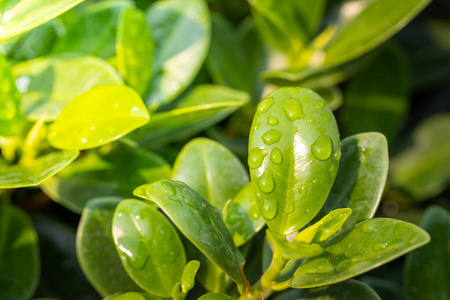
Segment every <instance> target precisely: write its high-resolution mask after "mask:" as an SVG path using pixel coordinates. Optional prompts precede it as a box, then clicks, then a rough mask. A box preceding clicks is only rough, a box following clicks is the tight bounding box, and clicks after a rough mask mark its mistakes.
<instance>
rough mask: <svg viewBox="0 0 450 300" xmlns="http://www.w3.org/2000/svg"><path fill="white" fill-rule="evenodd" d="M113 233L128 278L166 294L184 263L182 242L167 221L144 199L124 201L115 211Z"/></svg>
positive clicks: (177, 277) (146, 288)
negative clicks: (142, 200) (143, 200)
mask: <svg viewBox="0 0 450 300" xmlns="http://www.w3.org/2000/svg"><path fill="white" fill-rule="evenodd" d="M112 232H113V237H114V242H115V244H116V248H117V251H118V252H119V256H120V259H121V260H122V264H123V265H124V267H125V270H126V271H127V272H128V274H129V275H130V277H131V278H132V279H133V280H134V281H135V282H136V283H137V284H139V285H140V286H141V287H142V288H144V289H145V290H147V291H148V292H150V293H152V294H154V295H157V296H161V297H169V296H170V295H171V292H172V287H173V286H174V285H175V283H177V282H179V280H180V278H181V275H182V273H183V267H184V265H185V264H186V255H185V253H184V248H183V245H182V244H181V241H180V238H179V237H178V235H177V233H176V231H175V229H174V228H173V227H172V226H171V224H170V223H169V221H168V220H167V219H166V218H165V217H164V216H163V215H162V214H161V213H159V212H158V211H157V210H156V209H155V208H154V207H152V206H150V205H148V204H146V203H144V202H141V201H138V200H124V201H122V202H120V203H119V205H118V206H117V208H116V211H115V213H114V218H113V227H112Z"/></svg>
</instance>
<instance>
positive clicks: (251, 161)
mask: <svg viewBox="0 0 450 300" xmlns="http://www.w3.org/2000/svg"><path fill="white" fill-rule="evenodd" d="M268 153H269V150H267V149H260V148H258V147H255V148H253V149H252V150H250V153H249V156H248V166H249V167H250V168H252V169H257V168H259V167H261V165H262V163H263V161H264V157H266V155H267V154H268Z"/></svg>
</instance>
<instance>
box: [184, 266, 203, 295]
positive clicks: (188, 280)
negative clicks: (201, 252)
mask: <svg viewBox="0 0 450 300" xmlns="http://www.w3.org/2000/svg"><path fill="white" fill-rule="evenodd" d="M199 267H200V262H199V261H198V260H191V261H190V262H188V263H187V264H186V266H185V267H184V270H183V275H182V276H181V290H182V291H183V293H187V292H188V291H190V290H191V289H192V288H193V287H194V284H195V274H197V271H198V268H199Z"/></svg>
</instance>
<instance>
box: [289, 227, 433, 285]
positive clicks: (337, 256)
mask: <svg viewBox="0 0 450 300" xmlns="http://www.w3.org/2000/svg"><path fill="white" fill-rule="evenodd" d="M429 240H430V237H429V235H428V234H427V233H426V232H425V231H424V230H422V229H420V228H419V227H417V226H415V225H413V224H410V223H406V222H403V221H398V220H392V219H382V218H380V219H371V220H366V221H363V222H360V223H358V224H356V225H355V226H353V227H350V228H348V229H346V230H344V231H342V232H340V233H339V234H337V235H335V236H333V237H332V238H330V239H329V240H328V241H327V242H326V243H325V244H324V245H323V248H324V252H323V254H322V255H321V256H318V257H315V258H312V259H308V260H306V261H305V262H304V264H303V265H301V266H300V267H299V268H298V269H297V271H296V272H295V275H294V277H293V278H292V279H291V281H290V285H291V286H292V287H294V288H310V287H317V286H322V285H328V284H333V283H337V282H340V281H343V280H345V279H348V278H351V277H354V276H356V275H359V274H361V273H364V272H366V271H369V270H371V269H374V268H376V267H378V266H380V265H381V264H384V263H386V262H389V261H391V260H393V259H395V258H397V257H399V256H401V255H403V254H405V253H406V252H408V251H411V250H413V249H415V248H417V247H420V246H422V245H424V244H426V243H427V242H429Z"/></svg>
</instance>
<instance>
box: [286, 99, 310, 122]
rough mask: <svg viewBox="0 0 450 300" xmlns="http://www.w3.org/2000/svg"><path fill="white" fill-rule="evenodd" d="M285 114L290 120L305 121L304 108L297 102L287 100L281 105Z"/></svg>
mask: <svg viewBox="0 0 450 300" xmlns="http://www.w3.org/2000/svg"><path fill="white" fill-rule="evenodd" d="M281 107H283V110H284V112H285V113H286V116H287V118H288V119H289V120H291V121H295V120H298V119H303V118H305V117H306V115H305V114H304V113H303V106H302V104H301V103H300V102H299V101H297V100H287V101H284V102H283V103H282V104H281Z"/></svg>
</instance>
